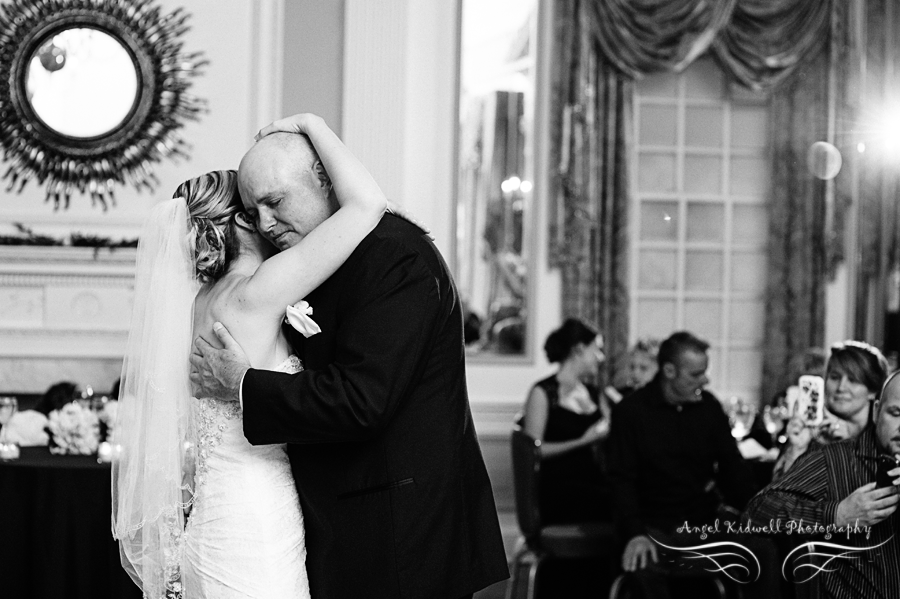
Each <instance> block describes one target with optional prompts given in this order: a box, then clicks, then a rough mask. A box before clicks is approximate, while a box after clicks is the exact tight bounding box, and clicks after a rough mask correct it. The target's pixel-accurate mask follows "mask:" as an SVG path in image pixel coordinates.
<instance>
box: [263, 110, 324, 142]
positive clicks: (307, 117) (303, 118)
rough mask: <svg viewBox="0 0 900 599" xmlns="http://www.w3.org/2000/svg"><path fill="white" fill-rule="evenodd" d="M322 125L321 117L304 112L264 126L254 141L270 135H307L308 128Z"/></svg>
mask: <svg viewBox="0 0 900 599" xmlns="http://www.w3.org/2000/svg"><path fill="white" fill-rule="evenodd" d="M323 124H325V121H324V120H323V119H322V117H320V116H317V115H315V114H312V113H310V112H304V113H301V114H295V115H293V116H289V117H285V118H283V119H278V120H277V121H274V122H272V123H270V124H268V125H266V126H265V127H263V128H262V129H260V130H259V133H257V134H256V137H255V138H254V139H255V140H256V141H259V140H261V139H262V138H263V137H265V136H266V135H269V134H271V133H302V134H304V135H308V134H309V130H310V128H312V127H315V126H317V125H323Z"/></svg>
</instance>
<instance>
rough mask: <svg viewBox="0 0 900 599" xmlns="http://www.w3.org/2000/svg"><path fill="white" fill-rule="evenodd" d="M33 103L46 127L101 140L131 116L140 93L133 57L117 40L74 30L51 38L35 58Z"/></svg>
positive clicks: (29, 86)
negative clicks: (100, 138)
mask: <svg viewBox="0 0 900 599" xmlns="http://www.w3.org/2000/svg"><path fill="white" fill-rule="evenodd" d="M26 90H27V93H28V101H29V102H30V103H31V107H32V108H33V109H34V112H35V114H37V116H39V117H40V118H41V120H42V121H44V123H45V124H46V125H47V126H48V127H50V128H51V129H53V130H55V131H56V132H58V133H61V134H63V135H68V136H71V137H81V138H88V137H97V136H100V135H104V134H107V133H110V132H111V131H113V130H114V129H115V128H116V127H118V126H119V125H120V124H121V123H122V121H124V120H125V118H126V117H127V116H128V113H129V112H130V111H131V107H132V106H134V103H135V99H136V98H137V93H138V74H137V70H136V69H135V65H134V62H133V61H132V60H131V55H130V54H129V53H128V51H127V50H126V49H125V47H124V46H123V45H122V43H121V42H120V41H119V40H117V39H116V38H115V37H113V36H111V35H109V34H108V33H105V32H103V31H100V30H98V29H92V28H89V27H72V28H70V29H65V30H63V31H60V32H59V33H55V34H53V35H52V36H49V37H47V39H46V40H44V41H43V42H42V43H41V44H40V45H39V46H38V49H37V50H36V51H35V52H34V54H32V56H31V59H30V60H29V65H28V73H27V75H26Z"/></svg>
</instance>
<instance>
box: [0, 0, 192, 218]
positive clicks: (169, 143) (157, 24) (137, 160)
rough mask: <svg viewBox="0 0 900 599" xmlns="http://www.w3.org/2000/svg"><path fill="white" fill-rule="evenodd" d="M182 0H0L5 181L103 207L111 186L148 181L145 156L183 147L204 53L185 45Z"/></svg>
mask: <svg viewBox="0 0 900 599" xmlns="http://www.w3.org/2000/svg"><path fill="white" fill-rule="evenodd" d="M187 19H188V14H187V13H186V12H184V11H183V10H182V9H180V8H179V9H177V10H175V11H173V12H170V13H164V12H163V11H162V9H161V8H160V7H159V6H158V5H156V3H155V1H154V0H12V1H10V2H6V3H4V4H0V146H2V148H3V160H4V161H5V162H6V163H7V166H6V167H5V171H4V175H3V178H4V179H6V180H7V181H8V187H7V191H12V190H16V191H21V190H22V188H23V187H24V186H25V185H26V184H27V183H28V182H29V181H31V180H35V181H36V182H37V184H39V185H44V186H45V188H46V192H47V200H48V201H52V202H53V203H54V205H55V206H56V207H57V208H58V207H60V206H62V207H68V205H69V202H70V199H71V197H72V195H73V194H74V193H76V192H78V193H80V194H83V195H90V197H91V200H92V202H93V203H94V204H95V205H99V206H102V207H103V208H104V209H105V208H106V207H107V206H108V205H109V204H114V203H115V195H114V190H115V188H116V187H117V186H120V185H131V186H134V187H135V188H137V189H138V190H140V189H143V188H147V189H151V190H152V189H153V188H154V187H155V186H156V184H157V183H158V180H157V178H156V176H155V175H154V172H153V170H154V166H155V165H156V164H157V163H159V162H160V161H161V160H163V159H164V158H168V157H173V158H176V157H179V156H186V155H187V152H188V151H189V145H188V144H187V142H186V141H185V140H184V139H183V138H182V136H181V135H180V129H181V128H182V127H183V126H184V123H185V121H186V120H196V119H197V117H198V115H199V114H200V113H201V112H203V111H204V110H205V103H204V101H203V100H201V99H199V98H197V97H195V96H193V95H192V94H190V93H189V91H190V87H191V83H192V79H193V78H194V77H195V76H196V75H197V74H199V73H200V69H201V67H202V66H203V65H205V64H206V61H205V60H204V58H203V55H202V53H200V52H193V53H185V52H184V51H183V41H182V36H183V34H184V33H185V32H186V31H187V30H188V27H187V25H186V21H187Z"/></svg>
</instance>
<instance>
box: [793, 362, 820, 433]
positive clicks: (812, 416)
mask: <svg viewBox="0 0 900 599" xmlns="http://www.w3.org/2000/svg"><path fill="white" fill-rule="evenodd" d="M798 386H799V387H800V392H799V393H798V395H797V411H796V414H797V415H798V416H799V417H800V418H801V419H802V420H803V422H804V424H806V425H807V426H819V425H820V424H822V421H823V420H824V419H825V379H823V378H822V377H820V376H813V375H810V374H804V375H803V376H801V377H800V381H799V382H798Z"/></svg>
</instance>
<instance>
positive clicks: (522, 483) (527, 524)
mask: <svg viewBox="0 0 900 599" xmlns="http://www.w3.org/2000/svg"><path fill="white" fill-rule="evenodd" d="M511 445H512V466H513V468H512V470H513V487H514V488H515V492H516V519H517V520H518V522H519V529H520V530H521V531H522V534H523V535H524V536H525V538H526V539H529V540H530V539H533V538H535V537H537V536H538V535H539V533H540V531H541V512H540V508H539V492H540V480H541V442H540V441H538V440H537V439H535V438H533V437H531V436H530V435H528V433H526V432H525V431H523V430H522V428H521V427H519V426H516V427H515V428H513V432H512V440H511Z"/></svg>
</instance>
